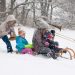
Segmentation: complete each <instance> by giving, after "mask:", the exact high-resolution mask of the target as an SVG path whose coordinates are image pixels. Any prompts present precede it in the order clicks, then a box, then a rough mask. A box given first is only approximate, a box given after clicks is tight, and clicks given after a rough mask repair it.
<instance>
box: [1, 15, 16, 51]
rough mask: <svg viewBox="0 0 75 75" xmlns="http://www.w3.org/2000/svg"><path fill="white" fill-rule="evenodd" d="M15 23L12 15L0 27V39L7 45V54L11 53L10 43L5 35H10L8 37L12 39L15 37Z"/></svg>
mask: <svg viewBox="0 0 75 75" xmlns="http://www.w3.org/2000/svg"><path fill="white" fill-rule="evenodd" d="M15 23H16V19H15V17H14V15H9V16H8V17H7V19H6V20H5V21H4V22H3V23H2V24H1V25H0V38H1V39H2V40H3V41H4V42H5V44H6V45H7V52H13V49H12V46H11V43H10V41H9V39H8V36H7V35H8V34H10V36H12V37H13V36H15V32H14V26H15Z"/></svg>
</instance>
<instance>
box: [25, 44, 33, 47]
mask: <svg viewBox="0 0 75 75" xmlns="http://www.w3.org/2000/svg"><path fill="white" fill-rule="evenodd" d="M25 48H33V45H32V44H28V45H25Z"/></svg>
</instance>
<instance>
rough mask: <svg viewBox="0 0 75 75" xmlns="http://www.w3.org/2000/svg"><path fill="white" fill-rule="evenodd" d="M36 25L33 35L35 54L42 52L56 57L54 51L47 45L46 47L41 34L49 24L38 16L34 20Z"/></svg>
mask: <svg viewBox="0 0 75 75" xmlns="http://www.w3.org/2000/svg"><path fill="white" fill-rule="evenodd" d="M36 26H37V29H36V31H35V33H34V35H33V39H32V42H33V47H34V50H35V52H36V53H37V54H42V55H45V56H48V57H52V58H53V59H56V58H57V57H56V56H55V53H54V52H52V50H51V49H50V48H48V47H46V45H45V42H44V39H43V36H44V35H43V34H44V32H45V30H46V29H47V28H49V25H48V24H47V23H45V22H44V21H43V20H42V18H38V19H37V20H36Z"/></svg>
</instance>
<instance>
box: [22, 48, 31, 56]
mask: <svg viewBox="0 0 75 75" xmlns="http://www.w3.org/2000/svg"><path fill="white" fill-rule="evenodd" d="M21 53H22V54H26V53H28V54H31V55H32V49H30V48H25V49H23V50H22V52H21Z"/></svg>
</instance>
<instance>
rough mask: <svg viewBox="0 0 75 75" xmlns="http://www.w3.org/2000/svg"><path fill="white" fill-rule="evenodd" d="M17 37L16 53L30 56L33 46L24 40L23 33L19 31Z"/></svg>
mask: <svg viewBox="0 0 75 75" xmlns="http://www.w3.org/2000/svg"><path fill="white" fill-rule="evenodd" d="M18 35H19V36H17V37H16V48H17V50H18V52H19V53H21V54H26V53H28V54H32V48H33V46H32V44H29V43H28V41H27V40H26V39H25V32H24V31H23V30H19V31H18Z"/></svg>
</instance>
